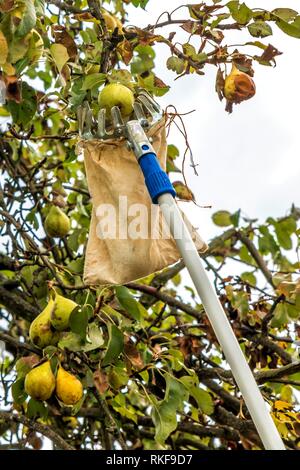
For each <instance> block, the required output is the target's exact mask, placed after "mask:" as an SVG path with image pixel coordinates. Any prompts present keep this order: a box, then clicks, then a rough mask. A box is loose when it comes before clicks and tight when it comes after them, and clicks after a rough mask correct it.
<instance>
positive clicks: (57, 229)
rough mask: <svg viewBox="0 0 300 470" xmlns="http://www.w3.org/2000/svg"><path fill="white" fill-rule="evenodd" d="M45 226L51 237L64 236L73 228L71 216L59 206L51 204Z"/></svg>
mask: <svg viewBox="0 0 300 470" xmlns="http://www.w3.org/2000/svg"><path fill="white" fill-rule="evenodd" d="M44 228H45V230H46V233H47V235H49V237H59V238H63V237H65V236H66V235H67V233H68V232H69V230H70V228H71V224H70V219H69V217H68V216H67V215H66V214H65V213H64V212H63V211H62V210H61V209H60V208H59V207H57V206H51V209H50V210H49V212H48V215H47V217H46V219H45V223H44Z"/></svg>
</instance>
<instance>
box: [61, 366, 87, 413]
mask: <svg viewBox="0 0 300 470" xmlns="http://www.w3.org/2000/svg"><path fill="white" fill-rule="evenodd" d="M56 395H57V397H58V398H59V399H60V401H62V402H63V403H64V404H65V405H75V404H76V403H77V402H78V401H79V400H80V399H81V398H82V395H83V389H82V383H81V382H80V380H78V379H77V377H75V375H73V374H70V373H69V372H67V371H66V370H65V369H63V368H62V367H61V366H60V367H59V369H58V372H57V376H56Z"/></svg>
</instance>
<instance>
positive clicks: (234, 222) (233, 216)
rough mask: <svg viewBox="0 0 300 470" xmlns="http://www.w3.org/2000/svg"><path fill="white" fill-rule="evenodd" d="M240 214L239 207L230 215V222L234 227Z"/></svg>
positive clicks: (237, 223) (237, 224)
mask: <svg viewBox="0 0 300 470" xmlns="http://www.w3.org/2000/svg"><path fill="white" fill-rule="evenodd" d="M240 215H241V210H240V209H239V210H238V211H236V212H234V213H233V214H231V215H230V220H231V223H232V225H233V226H234V227H238V226H239V221H240Z"/></svg>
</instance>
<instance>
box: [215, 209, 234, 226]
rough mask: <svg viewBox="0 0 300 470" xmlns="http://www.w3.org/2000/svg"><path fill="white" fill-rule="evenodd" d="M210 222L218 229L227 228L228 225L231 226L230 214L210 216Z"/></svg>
mask: <svg viewBox="0 0 300 470" xmlns="http://www.w3.org/2000/svg"><path fill="white" fill-rule="evenodd" d="M212 220H213V222H214V224H215V225H218V226H219V227H228V225H232V221H231V214H230V212H228V211H218V212H215V213H214V214H213V216H212Z"/></svg>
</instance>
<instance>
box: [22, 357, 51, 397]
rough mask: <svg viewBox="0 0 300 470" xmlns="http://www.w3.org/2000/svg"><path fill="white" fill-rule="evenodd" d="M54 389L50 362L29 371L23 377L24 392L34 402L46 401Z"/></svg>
mask: <svg viewBox="0 0 300 470" xmlns="http://www.w3.org/2000/svg"><path fill="white" fill-rule="evenodd" d="M54 389H55V376H54V374H53V372H52V369H51V364H50V361H47V362H44V363H43V364H41V365H40V366H37V367H35V368H34V369H31V371H30V372H28V374H27V375H26V377H25V392H26V393H28V395H30V396H31V397H32V398H34V399H35V400H42V401H43V400H48V399H49V398H50V397H51V395H52V393H53V392H54Z"/></svg>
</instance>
